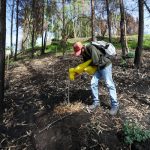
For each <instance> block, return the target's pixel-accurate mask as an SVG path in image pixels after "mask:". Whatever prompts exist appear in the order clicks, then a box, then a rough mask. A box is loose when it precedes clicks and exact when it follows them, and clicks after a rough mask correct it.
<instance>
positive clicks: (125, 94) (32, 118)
mask: <svg viewBox="0 0 150 150" xmlns="http://www.w3.org/2000/svg"><path fill="white" fill-rule="evenodd" d="M81 62H82V61H81V59H80V58H75V57H74V56H73V55H70V54H68V55H66V56H65V57H61V56H57V57H56V56H54V55H50V54H49V55H44V56H42V57H39V58H36V59H32V60H19V61H17V62H15V63H14V64H11V65H10V66H9V70H8V71H7V72H6V81H7V82H6V83H9V84H8V85H7V87H6V91H5V103H4V107H5V110H4V113H3V118H1V124H0V149H4V150H5V149H9V150H35V149H36V150H106V149H107V150H109V149H110V150H123V149H125V150H128V149H135V150H136V149H137V150H150V140H146V141H143V142H136V141H133V143H132V144H130V145H129V144H125V142H124V141H125V134H124V132H123V129H124V124H125V123H126V122H127V121H128V122H134V123H135V124H136V125H139V126H140V127H141V128H142V129H144V130H145V131H146V130H147V129H150V52H148V51H145V52H144V53H143V66H142V68H141V69H140V70H139V71H137V70H136V69H134V67H133V58H130V59H127V63H126V65H120V62H121V60H120V57H119V56H118V57H117V59H115V60H114V61H113V79H114V81H115V84H116V88H117V94H118V100H119V102H120V111H119V113H118V114H117V115H116V116H110V115H109V109H110V101H109V96H108V93H107V90H106V86H105V84H104V82H103V81H100V100H101V107H99V108H98V109H97V110H96V111H95V112H93V113H88V112H86V110H85V106H86V105H88V104H91V91H90V79H91V76H88V77H87V79H84V78H82V77H78V78H77V79H76V80H74V81H69V79H68V69H69V68H71V67H75V66H76V65H78V64H80V63H81ZM137 132H138V131H137ZM128 134H130V133H128ZM135 134H138V133H135Z"/></svg>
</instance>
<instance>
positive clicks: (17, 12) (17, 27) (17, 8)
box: [14, 0, 19, 61]
mask: <svg viewBox="0 0 150 150" xmlns="http://www.w3.org/2000/svg"><path fill="white" fill-rule="evenodd" d="M18 15H19V0H16V47H15V55H14V60H15V61H16V60H17V50H18V29H19V25H18Z"/></svg>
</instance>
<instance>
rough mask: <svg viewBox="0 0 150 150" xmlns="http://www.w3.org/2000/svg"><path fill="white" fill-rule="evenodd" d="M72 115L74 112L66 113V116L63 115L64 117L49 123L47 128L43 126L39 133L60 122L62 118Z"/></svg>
mask: <svg viewBox="0 0 150 150" xmlns="http://www.w3.org/2000/svg"><path fill="white" fill-rule="evenodd" d="M70 115H72V113H70V114H68V115H66V116H63V117H61V118H59V119H57V120H55V121H54V122H52V123H50V124H48V125H47V126H46V127H45V128H43V129H42V130H40V131H39V133H41V132H43V131H45V130H48V129H49V128H50V127H51V126H52V125H54V124H55V123H56V122H58V121H60V120H62V119H64V118H66V117H68V116H70Z"/></svg>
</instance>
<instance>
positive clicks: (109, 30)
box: [106, 0, 111, 43]
mask: <svg viewBox="0 0 150 150" xmlns="http://www.w3.org/2000/svg"><path fill="white" fill-rule="evenodd" d="M106 10H107V24H108V34H109V42H110V43H111V19H110V11H109V0H106Z"/></svg>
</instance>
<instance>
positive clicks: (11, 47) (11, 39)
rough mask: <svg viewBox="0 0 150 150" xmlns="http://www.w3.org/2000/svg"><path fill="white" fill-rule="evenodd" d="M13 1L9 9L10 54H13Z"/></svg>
mask: <svg viewBox="0 0 150 150" xmlns="http://www.w3.org/2000/svg"><path fill="white" fill-rule="evenodd" d="M14 3H15V0H13V3H12V10H11V29H10V30H11V31H10V50H11V56H13V38H12V37H13V19H14Z"/></svg>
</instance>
